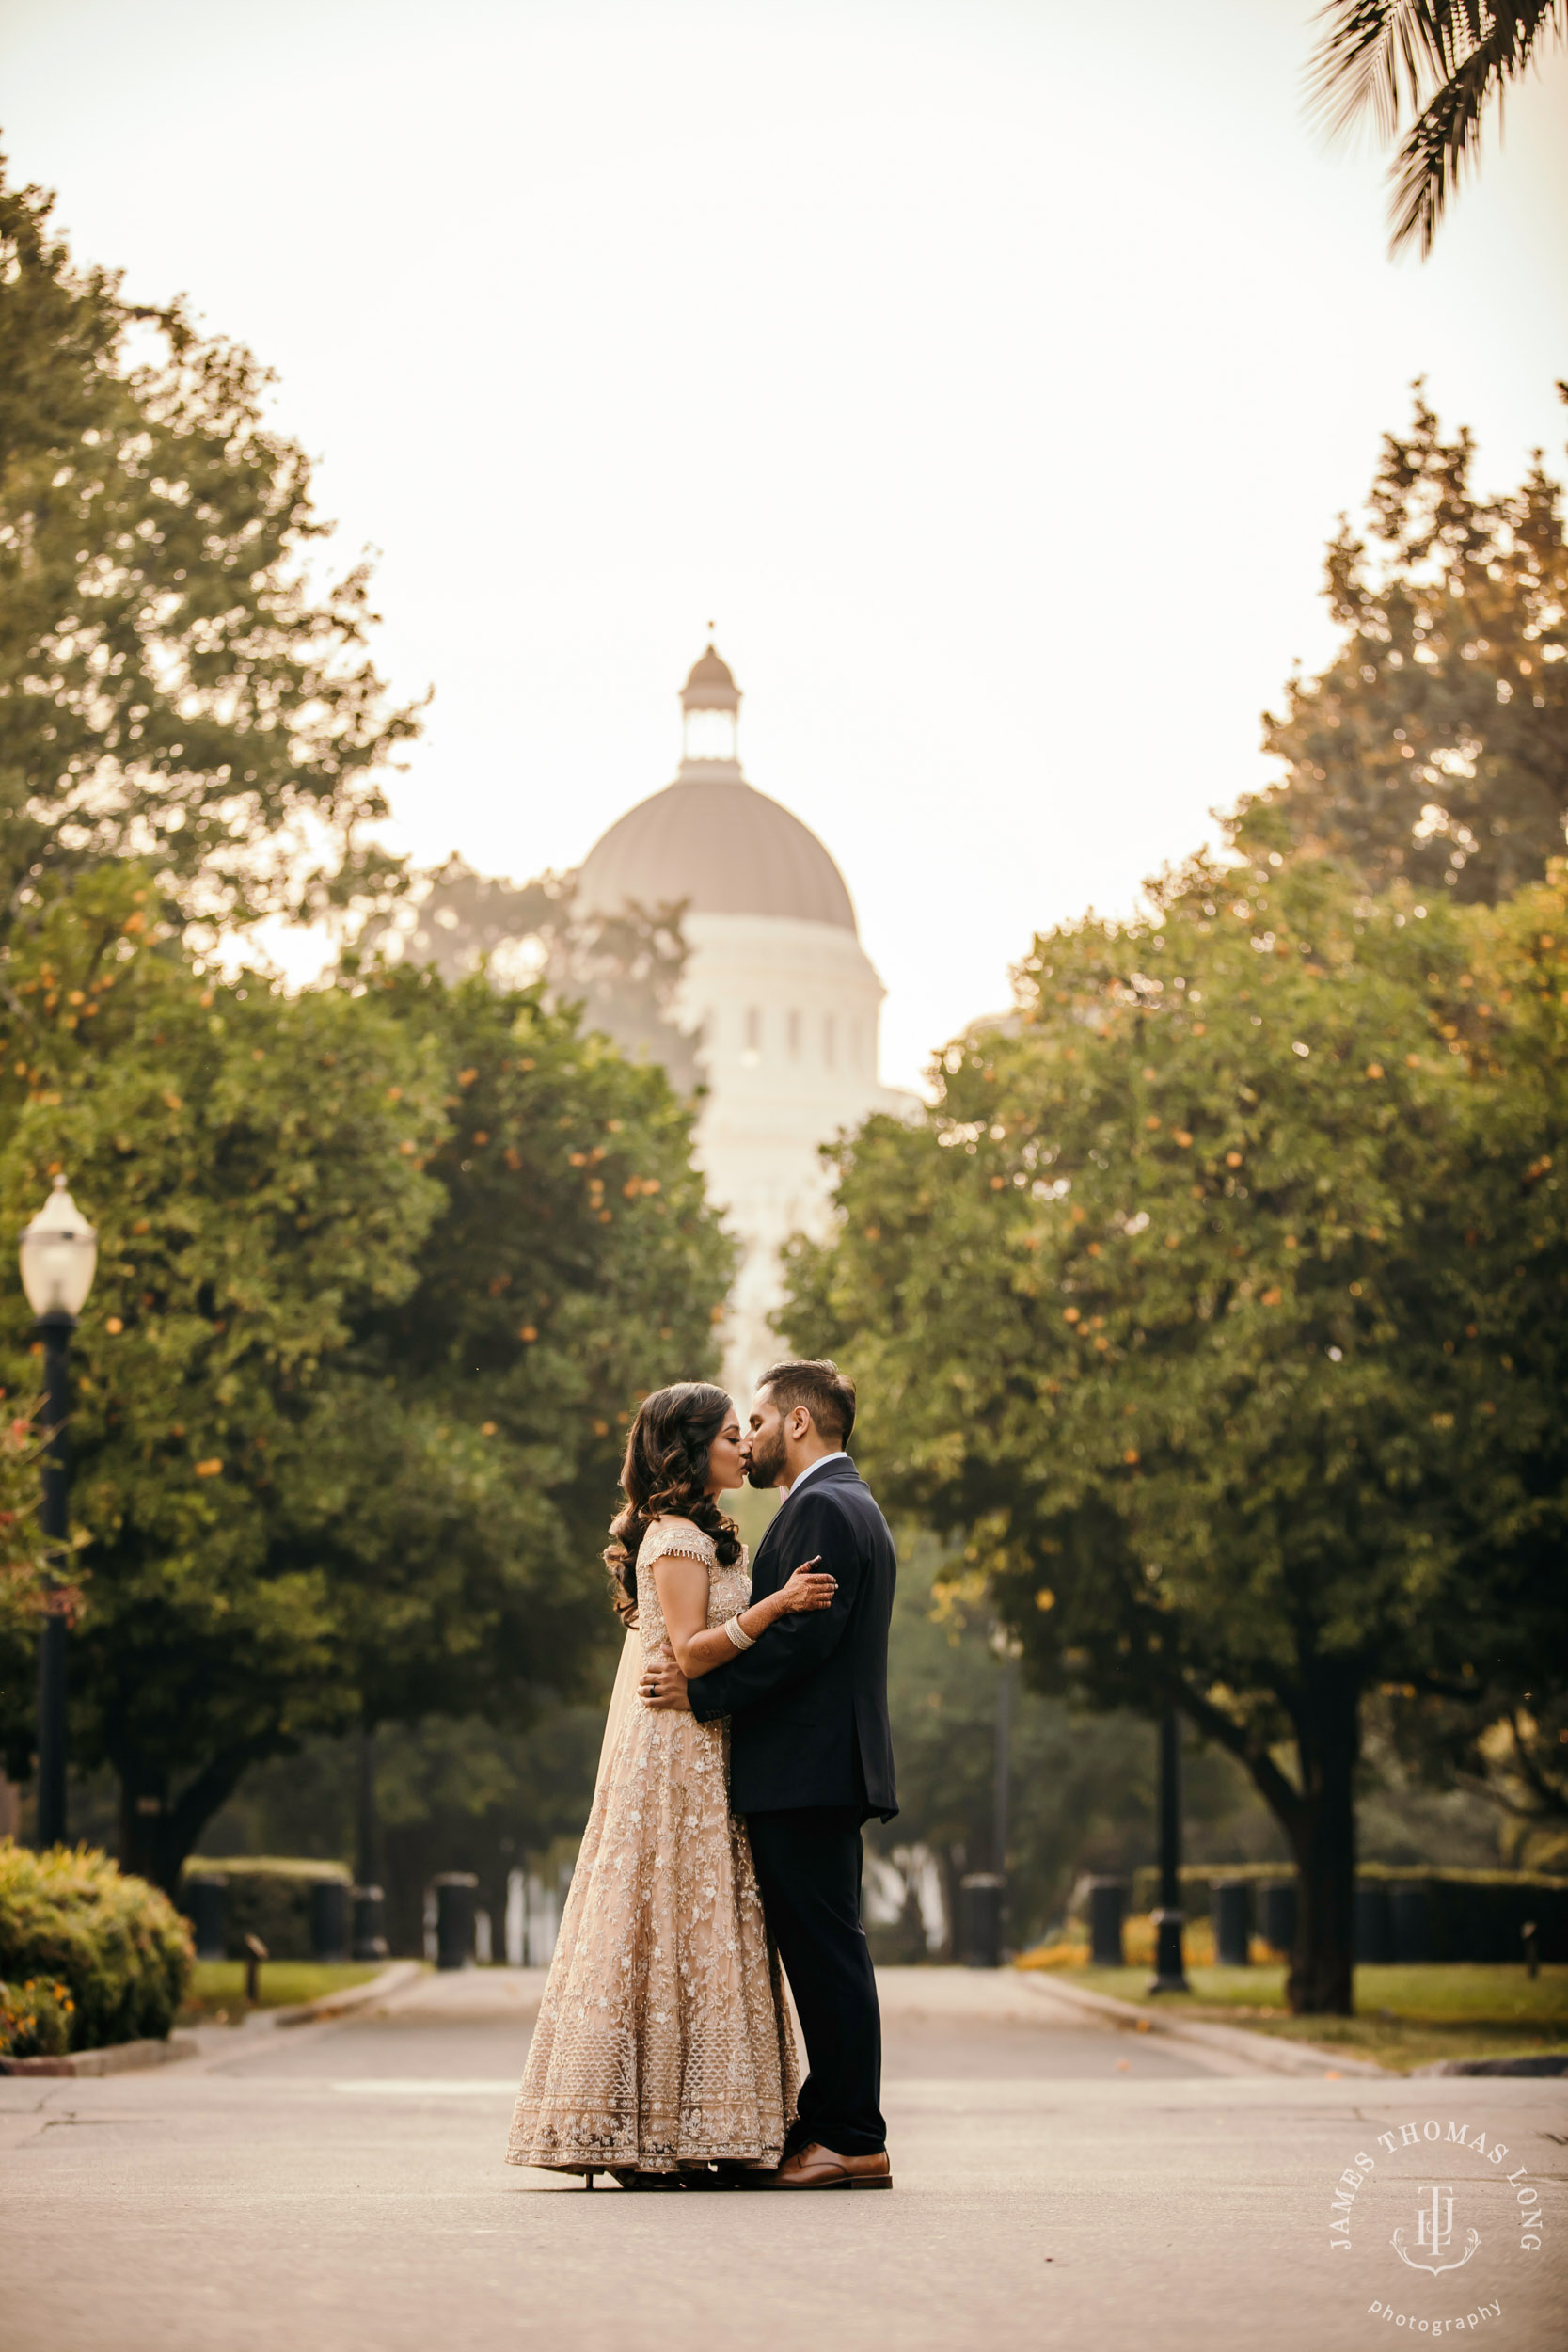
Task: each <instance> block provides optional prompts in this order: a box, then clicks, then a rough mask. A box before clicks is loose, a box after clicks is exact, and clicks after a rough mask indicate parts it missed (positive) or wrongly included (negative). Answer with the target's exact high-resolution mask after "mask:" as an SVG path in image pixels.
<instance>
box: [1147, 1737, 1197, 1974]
mask: <svg viewBox="0 0 1568 2352" xmlns="http://www.w3.org/2000/svg"><path fill="white" fill-rule="evenodd" d="M1148 1989H1149V1991H1150V1992H1151V1993H1188V1992H1190V1991H1191V1990H1192V1988H1191V1986H1190V1985H1189V1984H1188V1982H1187V1972H1186V1969H1185V1968H1184V1967H1183V1965H1182V1962H1181V1719H1180V1716H1179V1715H1178V1713H1177V1711H1176V1709H1175V1708H1174V1707H1167V1708H1165V1711H1164V1714H1163V1715H1162V1716H1161V1718H1160V1908H1159V1909H1158V1911H1156V1913H1155V1914H1154V1977H1153V1980H1152V1982H1151V1983H1150V1985H1149V1988H1148Z"/></svg>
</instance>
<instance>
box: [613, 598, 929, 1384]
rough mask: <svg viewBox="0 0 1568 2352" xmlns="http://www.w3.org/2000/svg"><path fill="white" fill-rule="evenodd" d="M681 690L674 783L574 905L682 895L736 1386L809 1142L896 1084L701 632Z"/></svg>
mask: <svg viewBox="0 0 1568 2352" xmlns="http://www.w3.org/2000/svg"><path fill="white" fill-rule="evenodd" d="M680 701H681V714H682V731H683V754H684V755H683V757H682V759H681V763H680V766H679V768H678V769H677V770H676V772H675V781H674V783H673V784H672V785H668V786H667V787H665V789H664V790H663V791H662V792H656V793H655V794H654V795H653V797H652V799H651V800H646V801H641V802H639V803H638V805H637V806H636V807H635V808H633V809H628V810H627V812H626V816H625V817H622V818H619V819H618V820H617V821H616V822H615V823H614V824H613V825H611V826H610V831H609V832H608V833H607V834H603V835H602V836H601V838H600V839H599V840H598V841H597V842H596V843H595V844H594V848H593V849H592V850H590V851H589V852H588V855H587V857H586V858H585V859H584V860H583V863H582V865H581V866H580V867H579V868H578V875H577V891H576V907H577V911H578V913H579V914H587V915H599V916H613V915H617V914H621V913H622V911H623V910H624V909H625V907H626V905H627V904H628V903H631V904H635V905H638V906H641V907H643V908H647V909H654V908H657V907H661V906H673V905H683V906H684V908H685V913H684V914H683V916H682V925H681V927H682V930H683V932H684V934H685V939H686V946H687V950H688V954H687V961H686V965H685V969H684V971H683V973H682V975H681V979H680V984H679V988H678V991H677V996H676V1003H675V1006H674V1013H675V1018H676V1020H677V1022H678V1025H680V1026H681V1027H682V1028H683V1029H685V1030H686V1031H687V1032H688V1034H689V1036H691V1037H692V1039H693V1040H694V1041H696V1045H697V1052H698V1059H699V1062H700V1065H701V1068H702V1071H703V1075H704V1078H705V1086H706V1091H705V1095H704V1098H703V1101H702V1105H701V1109H700V1111H699V1114H698V1120H697V1128H696V1134H695V1137H694V1142H695V1147H696V1157H697V1160H698V1163H699V1165H700V1166H701V1167H702V1168H703V1170H704V1173H705V1176H706V1178H707V1182H708V1187H709V1196H710V1198H711V1199H712V1200H714V1202H715V1203H716V1204H717V1205H718V1206H719V1207H721V1209H722V1210H724V1212H725V1213H726V1215H727V1216H728V1220H729V1225H730V1230H731V1232H732V1233H733V1234H734V1235H735V1237H736V1240H737V1241H738V1242H739V1243H740V1245H741V1254H740V1262H739V1265H738V1269H737V1272H736V1280H735V1285H734V1288H733V1290H732V1292H731V1295H730V1304H729V1314H728V1318H727V1323H726V1329H725V1345H724V1356H725V1378H726V1380H727V1382H728V1383H729V1385H730V1387H731V1389H732V1390H733V1391H735V1393H736V1394H737V1395H739V1394H744V1393H745V1392H746V1391H747V1389H748V1387H749V1385H750V1383H751V1381H752V1379H754V1377H755V1375H756V1374H757V1373H758V1371H759V1370H760V1369H761V1367H762V1366H763V1365H764V1364H766V1363H767V1362H768V1360H769V1359H770V1357H772V1356H773V1355H775V1354H776V1353H777V1350H778V1344H779V1343H778V1340H777V1338H776V1336H775V1334H774V1331H773V1329H772V1325H771V1321H770V1318H771V1316H772V1314H773V1312H774V1311H775V1309H776V1308H777V1307H778V1306H779V1304H780V1302H781V1300H782V1298H783V1296H784V1278H783V1272H782V1264H781V1255H780V1253H781V1251H782V1250H783V1248H784V1246H785V1244H786V1243H787V1242H788V1240H789V1237H790V1235H791V1234H792V1233H796V1232H809V1233H814V1234H817V1235H821V1234H823V1233H825V1232H827V1231H828V1230H829V1228H830V1225H831V1221H832V1193H831V1178H830V1175H829V1172H828V1170H827V1168H825V1166H824V1163H823V1160H822V1155H821V1147H822V1145H823V1144H825V1143H829V1142H832V1139H833V1137H834V1136H838V1135H842V1134H844V1133H845V1132H851V1133H852V1132H853V1131H854V1129H855V1128H857V1127H858V1126H859V1125H860V1124H861V1121H862V1120H863V1119H864V1118H865V1117H866V1115H867V1113H868V1112H870V1111H874V1110H888V1109H895V1108H900V1107H902V1104H903V1098H902V1097H901V1096H897V1095H895V1094H892V1093H891V1092H889V1090H888V1089H885V1088H884V1087H882V1086H881V1085H880V1084H879V1079H878V1074H877V1034H878V1025H879V1015H880V1008H881V1000H882V984H881V982H880V980H879V978H878V977H877V974H876V972H875V970H874V968H873V966H872V963H871V960H870V958H869V957H868V956H867V954H866V952H865V949H864V948H863V946H862V945H861V941H860V935H859V931H858V929H857V927H856V923H855V910H854V907H853V905H852V904H851V903H850V898H849V893H848V891H847V889H846V888H845V883H844V877H843V875H842V874H841V873H840V872H839V870H838V867H837V866H835V865H834V864H833V861H832V858H831V857H830V856H829V854H828V851H827V850H825V849H824V848H823V846H822V844H821V842H820V841H818V839H817V838H816V834H814V833H813V832H812V831H811V829H810V827H809V826H807V825H803V824H802V823H801V822H800V818H798V817H796V816H793V815H792V814H791V812H790V811H789V810H788V809H787V808H784V807H783V806H782V805H781V804H780V803H779V802H777V801H770V800H769V799H768V795H767V794H766V793H765V792H758V791H756V790H755V789H754V788H753V787H752V786H751V785H749V784H748V783H747V781H746V779H745V777H744V775H743V774H742V773H741V769H740V760H739V755H738V753H737V749H736V729H737V723H738V720H739V715H740V701H741V696H740V689H739V688H738V687H737V686H736V682H735V676H734V674H733V672H732V671H731V669H730V667H729V664H728V663H727V662H726V661H725V660H724V659H723V657H722V655H721V654H720V652H719V651H718V649H717V648H716V647H715V646H714V645H712V644H709V645H708V646H707V647H706V648H705V651H704V652H703V653H702V654H701V655H700V656H699V657H698V659H697V660H696V661H695V662H694V663H693V665H692V668H691V671H690V674H689V676H688V678H687V681H686V684H685V686H684V687H683V688H682V690H681V697H680ZM674 1376H675V1375H674V1373H673V1372H672V1374H671V1377H674Z"/></svg>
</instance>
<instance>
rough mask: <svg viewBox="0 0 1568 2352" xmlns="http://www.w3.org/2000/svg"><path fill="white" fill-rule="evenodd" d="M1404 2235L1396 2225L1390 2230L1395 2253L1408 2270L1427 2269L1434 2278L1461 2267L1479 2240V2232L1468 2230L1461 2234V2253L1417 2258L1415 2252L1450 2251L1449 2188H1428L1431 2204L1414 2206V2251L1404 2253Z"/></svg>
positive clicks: (1439, 2252)
mask: <svg viewBox="0 0 1568 2352" xmlns="http://www.w3.org/2000/svg"><path fill="white" fill-rule="evenodd" d="M1408 2235H1409V2232H1408V2231H1407V2230H1404V2229H1398V2230H1396V2231H1395V2232H1394V2234H1393V2238H1392V2240H1391V2241H1390V2242H1391V2244H1392V2246H1393V2249H1394V2251H1395V2253H1396V2254H1397V2255H1398V2256H1399V2258H1400V2260H1401V2262H1402V2263H1408V2264H1409V2265H1410V2267H1411V2269H1412V2270H1426V2271H1430V2272H1431V2274H1432V2276H1433V2278H1434V2279H1437V2278H1441V2276H1442V2275H1443V2273H1444V2271H1446V2270H1463V2269H1464V2267H1465V2264H1466V2263H1467V2262H1468V2261H1469V2259H1470V2257H1471V2255H1472V2254H1473V2253H1474V2252H1475V2250H1476V2248H1477V2247H1478V2246H1479V2245H1480V2244H1481V2232H1480V2231H1479V2230H1471V2231H1469V2232H1468V2233H1467V2234H1466V2236H1465V2251H1464V2252H1463V2254H1456V2255H1454V2259H1453V2260H1452V2262H1442V2261H1437V2262H1429V2263H1424V2262H1420V2261H1418V2259H1417V2256H1418V2255H1419V2254H1434V2255H1443V2254H1447V2253H1449V2252H1451V2251H1452V2249H1453V2191H1452V2189H1451V2188H1434V2189H1433V2192H1432V2202H1431V2204H1430V2205H1418V2206H1417V2208H1416V2253H1415V2254H1411V2253H1408V2252H1407V2251H1406V2249H1405V2245H1404V2241H1405V2239H1406V2237H1407V2236H1408Z"/></svg>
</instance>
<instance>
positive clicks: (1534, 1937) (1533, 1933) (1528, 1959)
mask: <svg viewBox="0 0 1568 2352" xmlns="http://www.w3.org/2000/svg"><path fill="white" fill-rule="evenodd" d="M1519 1936H1520V1940H1521V1942H1522V1943H1523V1945H1524V1947H1525V1974H1526V1975H1527V1976H1528V1977H1529V1978H1530V1979H1532V1980H1533V1979H1535V1978H1536V1977H1538V1976H1539V1975H1540V1974H1541V1933H1540V1930H1539V1927H1538V1926H1537V1923H1536V1922H1535V1920H1533V1919H1527V1920H1526V1921H1525V1924H1524V1926H1523V1927H1522V1928H1521V1929H1520V1930H1519Z"/></svg>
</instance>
